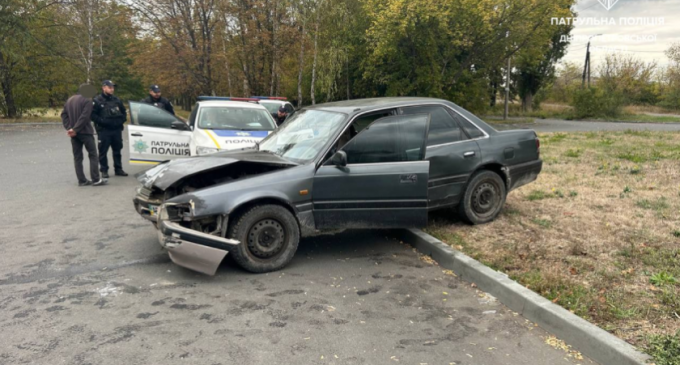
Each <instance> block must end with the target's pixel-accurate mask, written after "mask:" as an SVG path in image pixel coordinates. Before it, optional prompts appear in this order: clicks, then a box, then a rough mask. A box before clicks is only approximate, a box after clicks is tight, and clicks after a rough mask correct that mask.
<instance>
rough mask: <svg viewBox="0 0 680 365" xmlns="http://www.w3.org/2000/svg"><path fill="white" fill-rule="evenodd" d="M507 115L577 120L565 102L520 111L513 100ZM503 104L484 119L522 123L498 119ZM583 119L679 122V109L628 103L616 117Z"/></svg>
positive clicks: (489, 112) (524, 117) (517, 103)
mask: <svg viewBox="0 0 680 365" xmlns="http://www.w3.org/2000/svg"><path fill="white" fill-rule="evenodd" d="M508 109H509V110H508V116H510V117H512V118H513V119H516V120H531V122H530V123H533V120H534V119H565V120H579V119H576V118H575V116H574V113H573V108H572V107H571V106H569V105H566V104H561V103H550V102H545V103H542V104H541V107H540V108H539V109H535V110H532V111H530V112H525V111H522V106H521V103H519V102H514V103H511V104H510V105H509V108H508ZM503 111H504V105H503V103H502V101H501V103H500V104H498V105H496V106H495V107H493V108H491V109H490V110H489V111H488V112H487V113H486V114H487V116H486V117H485V118H484V120H485V121H487V122H489V123H492V124H522V123H519V122H515V121H513V120H508V121H502V120H501V121H498V117H502V116H503ZM585 120H596V121H613V122H628V123H680V111H678V110H668V109H664V108H661V107H653V106H638V105H629V106H625V107H624V108H623V113H621V115H619V116H617V117H612V118H586V119H585Z"/></svg>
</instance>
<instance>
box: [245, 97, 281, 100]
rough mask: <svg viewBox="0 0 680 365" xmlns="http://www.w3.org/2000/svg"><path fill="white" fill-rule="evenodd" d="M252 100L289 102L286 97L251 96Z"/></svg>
mask: <svg viewBox="0 0 680 365" xmlns="http://www.w3.org/2000/svg"><path fill="white" fill-rule="evenodd" d="M251 98H253V99H260V100H288V98H287V97H285V96H251Z"/></svg>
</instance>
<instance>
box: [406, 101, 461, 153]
mask: <svg viewBox="0 0 680 365" xmlns="http://www.w3.org/2000/svg"><path fill="white" fill-rule="evenodd" d="M402 114H430V132H429V134H428V136H427V145H428V146H435V145H439V144H444V143H451V142H458V141H462V140H465V139H467V136H466V135H465V134H463V132H462V131H461V129H460V127H459V126H458V123H456V120H455V119H454V118H453V117H452V116H451V114H449V112H448V111H446V109H445V108H444V107H443V106H438V105H423V106H413V107H408V108H402Z"/></svg>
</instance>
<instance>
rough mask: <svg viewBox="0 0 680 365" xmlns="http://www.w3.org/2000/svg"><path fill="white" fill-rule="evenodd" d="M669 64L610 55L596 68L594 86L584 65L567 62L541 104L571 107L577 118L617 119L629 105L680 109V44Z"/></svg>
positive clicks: (668, 53)
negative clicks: (584, 78) (586, 79)
mask: <svg viewBox="0 0 680 365" xmlns="http://www.w3.org/2000/svg"><path fill="white" fill-rule="evenodd" d="M665 55H666V57H667V58H668V60H669V63H668V64H667V65H665V66H660V65H659V63H658V62H657V61H643V60H641V59H640V58H638V57H636V56H635V55H634V54H630V53H625V52H624V53H609V54H605V55H604V57H603V58H602V59H601V60H600V61H599V62H598V63H597V66H596V67H595V68H594V69H593V71H594V74H593V80H592V84H591V86H590V87H588V86H587V83H585V82H584V81H583V65H582V64H578V63H574V62H565V63H563V64H562V65H561V67H560V69H559V71H558V72H557V73H556V76H555V77H554V78H553V79H552V80H551V81H550V82H548V83H546V84H545V85H544V87H543V89H542V91H541V93H539V97H538V99H539V101H542V100H547V101H551V102H557V103H564V104H570V105H572V106H573V107H574V108H575V111H576V113H575V115H574V117H576V118H586V117H616V116H619V115H620V114H622V109H623V106H625V105H646V106H657V107H661V108H664V109H667V110H678V109H680V43H676V44H673V45H671V46H670V47H669V48H668V49H667V50H666V52H665Z"/></svg>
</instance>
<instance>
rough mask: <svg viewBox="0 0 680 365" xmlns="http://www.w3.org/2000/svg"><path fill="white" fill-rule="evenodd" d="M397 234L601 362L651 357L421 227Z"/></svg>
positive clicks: (627, 363) (619, 363) (632, 364)
mask: <svg viewBox="0 0 680 365" xmlns="http://www.w3.org/2000/svg"><path fill="white" fill-rule="evenodd" d="M395 233H396V234H397V236H398V237H399V238H400V239H401V240H402V241H404V242H407V243H409V244H411V245H413V246H414V247H415V248H416V249H417V250H418V251H420V252H422V253H423V254H426V255H429V256H431V257H432V258H433V259H434V260H436V261H437V262H438V263H439V265H440V266H441V267H443V268H445V269H449V270H453V272H455V273H456V275H458V276H459V277H460V278H462V279H463V280H466V281H470V282H473V283H475V284H476V285H477V286H478V287H479V288H480V289H481V290H483V291H485V292H487V293H489V294H491V295H493V296H495V297H496V298H498V300H500V301H501V302H502V303H503V304H504V305H505V306H507V307H508V308H510V309H512V310H513V311H515V312H517V313H519V314H521V315H522V316H524V317H525V318H527V319H529V320H530V321H532V322H534V323H536V324H538V325H539V326H541V327H542V328H543V329H545V330H546V331H548V332H550V333H552V334H554V335H555V336H557V337H558V338H559V339H561V340H564V341H565V342H567V343H568V344H570V345H572V346H573V348H574V349H577V350H578V351H580V352H581V353H582V354H584V355H585V356H588V357H589V358H591V359H593V360H595V361H597V362H599V363H600V364H602V365H609V364H616V365H643V364H646V363H647V361H648V360H650V357H649V356H647V355H645V354H643V353H641V352H639V351H637V350H636V349H635V348H634V347H633V346H632V345H630V344H628V343H627V342H625V341H623V340H622V339H620V338H618V337H616V336H614V335H612V334H610V333H609V332H607V331H605V330H603V329H601V328H600V327H597V326H596V325H594V324H592V323H590V322H588V321H586V320H584V319H583V318H581V317H579V316H577V315H575V314H573V313H571V312H569V311H568V310H566V309H564V308H562V307H560V306H559V305H557V304H554V303H552V302H551V301H549V300H548V299H545V298H543V297H542V296H540V295H538V294H537V293H535V292H533V291H531V290H529V289H527V288H525V287H524V286H522V285H520V284H519V283H517V282H516V281H514V280H511V279H510V278H509V277H508V276H507V275H505V274H503V273H500V272H498V271H495V270H493V269H491V268H489V267H487V266H485V265H483V264H482V263H480V262H479V261H477V260H475V259H473V258H471V257H469V256H467V255H465V254H463V253H462V252H460V251H457V250H454V249H453V248H451V247H450V246H449V245H447V244H445V243H443V242H441V241H439V240H438V239H436V238H434V237H432V236H430V235H428V234H427V233H425V232H423V231H421V230H419V229H405V230H398V231H395Z"/></svg>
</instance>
